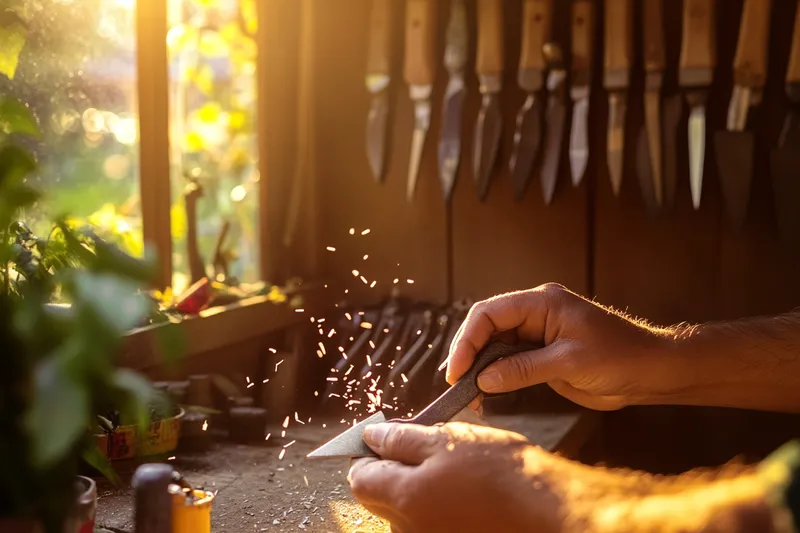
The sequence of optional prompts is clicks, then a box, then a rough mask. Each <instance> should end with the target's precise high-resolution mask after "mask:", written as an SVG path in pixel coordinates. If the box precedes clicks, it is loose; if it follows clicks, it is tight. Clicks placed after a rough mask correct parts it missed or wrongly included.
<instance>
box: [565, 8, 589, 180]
mask: <svg viewBox="0 0 800 533" xmlns="http://www.w3.org/2000/svg"><path fill="white" fill-rule="evenodd" d="M571 24H572V69H571V74H572V84H571V87H570V96H571V98H572V126H571V129H570V137H569V165H570V172H571V173H572V184H573V185H575V186H578V185H580V183H581V180H582V179H583V175H584V174H585V173H586V164H587V163H588V161H589V129H588V125H587V122H588V120H589V93H590V89H591V85H592V48H593V44H594V3H593V0H575V1H574V2H573V3H572V13H571Z"/></svg>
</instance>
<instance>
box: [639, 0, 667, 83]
mask: <svg viewBox="0 0 800 533" xmlns="http://www.w3.org/2000/svg"><path fill="white" fill-rule="evenodd" d="M642 18H643V19H644V20H643V22H644V33H643V40H644V69H645V71H646V72H662V71H663V70H664V67H665V64H666V59H665V57H664V5H663V2H662V0H644V6H643V9H642Z"/></svg>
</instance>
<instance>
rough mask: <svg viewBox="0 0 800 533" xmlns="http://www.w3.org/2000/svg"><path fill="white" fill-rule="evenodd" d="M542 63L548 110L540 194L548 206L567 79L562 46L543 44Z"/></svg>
mask: <svg viewBox="0 0 800 533" xmlns="http://www.w3.org/2000/svg"><path fill="white" fill-rule="evenodd" d="M542 53H543V54H544V57H545V61H546V62H547V66H548V69H549V71H550V72H549V73H548V75H547V91H548V97H547V111H546V117H545V118H546V120H545V123H546V128H547V134H546V137H545V151H544V155H543V159H542V174H541V184H542V195H543V197H544V203H545V204H546V205H549V204H550V202H551V201H552V200H553V194H554V193H555V190H556V182H557V181H558V169H559V163H560V162H561V144H562V141H563V139H564V122H565V121H566V115H567V111H566V102H565V100H566V86H565V83H566V79H567V71H566V70H564V56H563V53H562V51H561V47H560V46H558V45H557V44H555V43H546V44H545V45H544V47H543V50H542Z"/></svg>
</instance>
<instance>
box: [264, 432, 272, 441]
mask: <svg viewBox="0 0 800 533" xmlns="http://www.w3.org/2000/svg"><path fill="white" fill-rule="evenodd" d="M270 435H272V433H267V436H266V437H264V440H269V437H270Z"/></svg>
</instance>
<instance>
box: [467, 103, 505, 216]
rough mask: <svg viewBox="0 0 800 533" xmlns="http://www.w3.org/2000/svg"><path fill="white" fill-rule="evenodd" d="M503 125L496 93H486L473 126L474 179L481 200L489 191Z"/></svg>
mask: <svg viewBox="0 0 800 533" xmlns="http://www.w3.org/2000/svg"><path fill="white" fill-rule="evenodd" d="M502 127H503V117H502V115H501V114H500V106H499V105H498V102H497V95H496V94H487V95H484V97H483V107H481V112H480V114H479V115H478V125H477V127H476V128H475V156H474V161H473V166H474V171H475V181H476V182H477V185H478V198H479V199H480V200H481V201H483V200H485V199H486V195H487V194H488V193H489V183H490V180H491V177H492V170H493V169H494V163H495V160H496V159H497V151H498V148H499V147H500V134H501V130H502Z"/></svg>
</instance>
